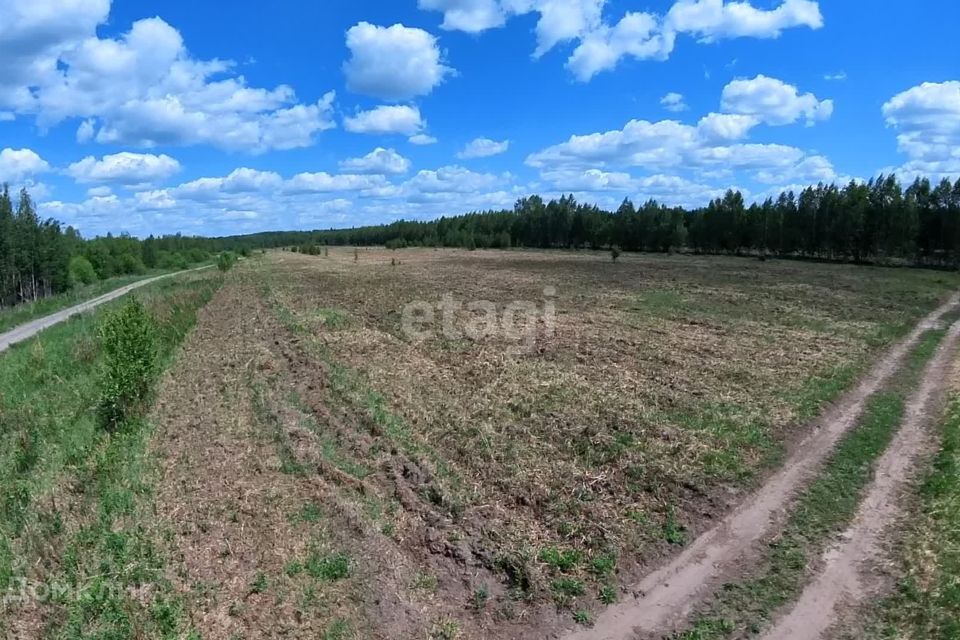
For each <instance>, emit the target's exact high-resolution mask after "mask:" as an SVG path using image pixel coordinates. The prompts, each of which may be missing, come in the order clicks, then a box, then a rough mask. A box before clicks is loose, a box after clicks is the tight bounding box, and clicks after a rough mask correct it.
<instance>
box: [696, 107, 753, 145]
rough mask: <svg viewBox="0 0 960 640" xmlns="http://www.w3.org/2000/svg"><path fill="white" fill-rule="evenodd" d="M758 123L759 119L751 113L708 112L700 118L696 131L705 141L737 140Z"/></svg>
mask: <svg viewBox="0 0 960 640" xmlns="http://www.w3.org/2000/svg"><path fill="white" fill-rule="evenodd" d="M759 123H760V120H759V119H758V118H756V117H755V116H751V115H740V114H736V113H710V114H707V115H705V116H704V117H703V118H701V119H700V122H699V123H698V124H697V131H698V133H699V134H700V135H701V137H702V138H703V139H704V140H707V141H718V140H719V141H724V140H739V139H741V138H743V137H744V136H746V135H747V133H748V132H749V131H750V129H752V128H754V127H755V126H757V125H758V124H759Z"/></svg>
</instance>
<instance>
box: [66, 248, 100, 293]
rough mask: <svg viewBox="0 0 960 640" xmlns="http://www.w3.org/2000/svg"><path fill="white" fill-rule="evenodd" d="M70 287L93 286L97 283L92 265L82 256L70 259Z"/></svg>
mask: <svg viewBox="0 0 960 640" xmlns="http://www.w3.org/2000/svg"><path fill="white" fill-rule="evenodd" d="M69 270H70V286H73V287H77V286H80V285H84V284H93V283H94V282H96V281H97V272H96V270H95V269H94V268H93V264H92V263H91V262H90V261H89V260H87V259H86V258H85V257H83V256H73V257H72V258H70V267H69Z"/></svg>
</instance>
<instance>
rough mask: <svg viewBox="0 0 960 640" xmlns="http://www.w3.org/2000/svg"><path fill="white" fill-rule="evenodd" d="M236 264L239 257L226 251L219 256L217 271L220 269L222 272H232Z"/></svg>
mask: <svg viewBox="0 0 960 640" xmlns="http://www.w3.org/2000/svg"><path fill="white" fill-rule="evenodd" d="M236 262H237V256H235V255H233V254H232V253H230V252H229V251H224V252H223V253H221V254H220V255H219V256H217V269H220V271H230V269H231V268H233V265H234V264H235V263H236Z"/></svg>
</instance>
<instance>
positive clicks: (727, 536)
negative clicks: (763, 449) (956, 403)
mask: <svg viewBox="0 0 960 640" xmlns="http://www.w3.org/2000/svg"><path fill="white" fill-rule="evenodd" d="M958 306H960V294H954V295H953V296H951V297H950V299H949V300H948V301H947V302H945V303H944V304H942V305H941V306H940V307H938V308H937V309H936V310H934V311H933V312H931V313H930V314H928V315H927V316H926V317H925V318H924V319H923V320H921V321H920V322H919V323H918V324H917V325H916V326H915V327H914V329H913V330H912V331H911V332H910V334H909V335H907V336H906V337H905V338H903V339H901V340H900V341H899V342H897V343H896V344H894V345H893V346H892V347H891V348H890V349H888V350H887V352H886V353H885V354H884V355H883V356H882V358H881V359H880V361H879V362H877V363H876V364H875V365H874V366H873V367H872V368H871V369H870V371H869V372H868V373H867V374H866V375H865V376H864V377H863V378H861V380H860V382H859V383H858V384H857V385H856V387H854V388H853V389H852V390H850V391H848V392H847V393H846V394H844V395H843V397H841V398H840V400H838V401H837V402H836V403H834V404H833V406H831V407H830V408H829V409H828V410H827V411H826V412H825V413H824V414H823V415H822V416H821V417H820V418H819V419H818V420H816V421H815V422H814V424H813V428H812V429H810V433H809V434H808V435H807V436H806V437H805V438H804V439H803V440H802V441H801V442H799V443H798V445H797V446H796V447H795V448H794V450H793V453H792V454H791V455H790V456H789V458H788V459H787V461H786V462H785V464H784V465H783V466H782V467H781V468H780V469H779V470H778V471H777V472H776V473H775V474H774V475H773V476H771V477H770V478H769V479H768V480H767V482H766V483H765V484H764V485H763V486H762V487H760V488H759V489H757V490H756V491H755V492H754V493H753V494H751V495H750V496H749V497H748V498H747V499H746V500H745V501H744V502H743V503H741V504H740V506H739V507H737V508H735V509H734V510H733V511H732V512H731V513H729V514H728V515H727V516H726V517H724V518H723V519H722V520H721V521H720V522H719V523H718V524H717V525H716V526H714V527H713V528H711V529H710V530H708V531H706V532H705V533H704V534H703V535H701V536H700V537H699V538H697V539H696V540H695V541H694V542H693V543H692V544H691V545H690V546H688V547H687V548H686V549H685V550H684V551H683V552H682V553H681V554H680V555H679V556H677V557H675V558H674V559H673V560H671V561H670V562H668V563H667V564H666V565H664V566H662V567H660V568H659V569H657V570H655V571H653V572H652V573H650V574H648V575H647V576H646V577H645V578H644V579H642V580H641V581H640V582H639V583H638V584H636V585H634V587H633V589H632V592H633V593H634V597H633V598H631V599H629V600H624V601H622V602H621V603H619V604H617V605H613V606H611V607H610V608H608V609H607V610H606V611H604V612H603V613H602V614H601V615H600V616H599V617H598V618H597V621H596V624H595V625H594V626H593V627H591V628H587V629H576V630H573V631H571V632H569V633H567V634H566V635H564V636H562V637H563V638H564V639H565V640H625V639H630V638H643V637H648V636H649V635H650V634H664V633H669V632H670V631H672V630H674V629H675V628H676V627H677V626H678V625H679V624H681V623H682V622H683V621H684V620H685V619H686V618H687V617H688V616H689V615H690V614H691V613H692V612H693V610H694V608H695V606H696V605H697V604H699V603H700V602H701V601H702V600H703V598H705V597H706V596H708V595H709V594H710V593H712V592H713V591H714V589H715V588H716V587H717V586H719V584H720V583H721V582H723V581H727V580H729V579H730V578H731V577H732V576H734V575H736V574H737V573H738V567H743V566H747V565H748V564H749V559H750V557H751V553H752V551H753V550H754V547H755V546H756V545H757V543H759V542H760V541H761V540H762V539H764V538H765V537H766V536H768V535H769V534H771V533H772V532H774V531H775V530H776V529H777V528H779V527H780V526H782V524H783V521H784V520H785V517H786V515H787V513H788V511H789V506H790V504H791V503H792V501H793V499H794V497H795V496H796V494H797V492H798V490H799V489H800V488H801V487H803V486H805V485H806V484H807V483H808V482H809V480H810V479H811V478H812V477H813V476H814V475H815V473H816V472H817V470H818V469H819V467H820V466H821V465H822V463H823V462H824V460H825V459H826V457H827V456H828V455H829V453H830V452H831V451H832V450H833V448H834V445H835V444H836V443H837V442H838V441H839V440H840V438H841V437H842V436H843V435H844V434H845V433H846V432H847V431H848V430H849V429H850V428H852V427H853V426H854V425H855V424H856V422H857V420H858V418H859V417H860V415H861V414H862V413H863V410H864V407H865V406H866V403H867V400H868V399H869V398H870V397H871V396H872V395H873V394H874V393H876V392H877V391H878V390H880V389H881V388H882V387H883V385H884V384H885V383H886V382H887V381H888V380H889V379H890V378H891V376H892V375H893V374H894V373H895V372H896V371H897V370H898V369H899V368H900V366H901V365H902V363H903V360H904V358H905V357H906V355H907V354H908V353H909V351H910V350H911V349H912V347H913V346H914V345H915V344H916V343H917V342H918V340H919V339H920V336H921V335H922V334H923V333H924V332H925V331H927V330H928V329H931V328H933V327H935V326H937V325H938V323H939V322H940V320H941V318H942V317H943V316H944V315H946V314H947V313H949V312H950V311H952V310H954V309H956V308H957V307H958ZM775 637H780V636H775Z"/></svg>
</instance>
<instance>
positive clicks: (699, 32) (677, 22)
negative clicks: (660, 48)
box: [667, 0, 823, 42]
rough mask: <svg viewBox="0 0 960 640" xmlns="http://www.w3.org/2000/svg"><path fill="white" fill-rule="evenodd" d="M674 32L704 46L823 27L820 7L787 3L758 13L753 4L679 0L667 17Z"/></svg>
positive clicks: (807, 1)
mask: <svg viewBox="0 0 960 640" xmlns="http://www.w3.org/2000/svg"><path fill="white" fill-rule="evenodd" d="M667 23H668V25H669V28H670V29H673V30H675V31H676V32H678V33H689V34H692V35H694V36H697V37H699V38H700V39H701V40H702V41H704V42H713V41H715V40H720V39H723V38H778V37H780V34H781V33H782V32H783V31H785V30H786V29H791V28H794V27H809V28H811V29H819V28H820V27H822V26H823V16H822V15H821V13H820V6H819V3H817V2H814V1H813V0H784V2H782V3H781V4H780V5H779V6H778V7H776V8H774V9H769V10H766V9H757V8H755V7H754V6H752V5H751V4H750V3H749V2H724V0H678V1H677V2H676V3H675V4H674V5H673V7H671V8H670V11H669V12H668V13H667Z"/></svg>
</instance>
